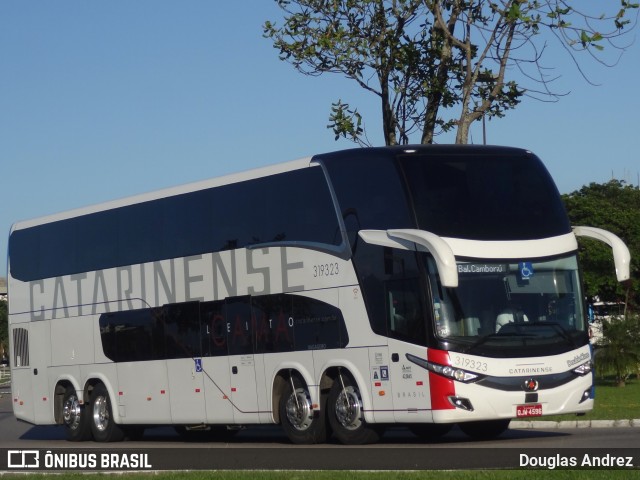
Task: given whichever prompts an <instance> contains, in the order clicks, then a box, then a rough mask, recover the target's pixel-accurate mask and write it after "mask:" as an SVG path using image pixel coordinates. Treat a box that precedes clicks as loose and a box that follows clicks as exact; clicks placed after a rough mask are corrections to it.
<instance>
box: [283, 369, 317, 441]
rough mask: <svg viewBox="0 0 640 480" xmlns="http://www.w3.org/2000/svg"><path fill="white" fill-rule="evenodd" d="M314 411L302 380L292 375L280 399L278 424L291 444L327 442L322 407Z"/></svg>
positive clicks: (307, 390)
mask: <svg viewBox="0 0 640 480" xmlns="http://www.w3.org/2000/svg"><path fill="white" fill-rule="evenodd" d="M320 407H321V408H320V411H319V412H317V411H314V409H313V404H312V402H311V394H310V393H309V389H308V388H307V386H306V384H305V383H304V381H303V380H302V379H300V378H299V377H297V376H295V375H293V376H291V377H290V378H289V381H288V382H287V386H286V387H285V390H284V392H283V395H282V396H281V397H280V405H279V411H280V423H281V424H282V428H283V430H284V431H285V433H286V434H287V437H289V440H291V441H292V442H293V443H297V444H305V445H308V444H313V443H323V442H325V441H326V440H327V424H326V417H325V410H324V405H321V406H320Z"/></svg>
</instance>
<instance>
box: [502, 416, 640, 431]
mask: <svg viewBox="0 0 640 480" xmlns="http://www.w3.org/2000/svg"><path fill="white" fill-rule="evenodd" d="M616 427H640V418H634V419H629V420H569V421H562V422H554V421H548V420H546V421H545V420H539V421H533V420H529V421H520V420H518V421H512V422H511V423H510V424H509V428H512V429H523V430H525V429H547V430H550V429H551V430H552V429H562V428H616Z"/></svg>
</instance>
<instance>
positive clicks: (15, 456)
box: [7, 450, 40, 468]
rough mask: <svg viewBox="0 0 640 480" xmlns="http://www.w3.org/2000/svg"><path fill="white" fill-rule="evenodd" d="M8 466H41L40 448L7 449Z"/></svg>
mask: <svg viewBox="0 0 640 480" xmlns="http://www.w3.org/2000/svg"><path fill="white" fill-rule="evenodd" d="M7 467H8V468H40V452H39V451H38V450H9V451H7Z"/></svg>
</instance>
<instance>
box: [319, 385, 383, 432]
mask: <svg viewBox="0 0 640 480" xmlns="http://www.w3.org/2000/svg"><path fill="white" fill-rule="evenodd" d="M327 411H328V415H329V424H330V425H331V429H332V430H333V434H334V435H335V437H336V438H337V439H338V441H339V442H340V443H343V444H345V445H364V444H367V443H375V442H377V441H378V440H380V435H381V433H382V429H381V428H380V427H376V426H372V425H369V424H368V423H367V422H366V421H365V419H364V408H363V406H362V396H361V394H360V390H359V389H358V385H357V384H356V382H355V380H353V378H351V376H349V375H345V374H340V375H339V376H338V378H336V380H335V381H334V382H333V386H332V387H331V392H330V393H329V405H328V407H327Z"/></svg>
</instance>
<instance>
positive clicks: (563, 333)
mask: <svg viewBox="0 0 640 480" xmlns="http://www.w3.org/2000/svg"><path fill="white" fill-rule="evenodd" d="M527 325H531V326H542V327H547V326H549V327H553V329H554V330H555V331H556V332H558V333H559V334H560V336H561V337H562V338H563V339H565V340H566V341H567V343H568V344H569V345H571V346H572V347H575V348H578V344H577V343H576V341H575V339H574V338H573V337H572V336H571V335H569V333H568V332H567V330H566V329H565V328H564V327H563V326H562V325H560V324H559V323H558V322H531V323H528V324H527Z"/></svg>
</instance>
